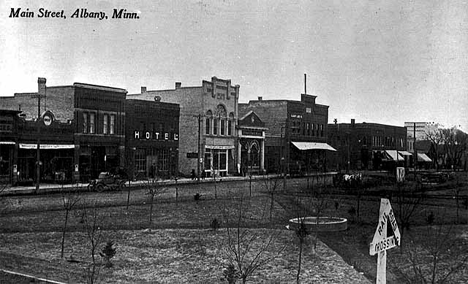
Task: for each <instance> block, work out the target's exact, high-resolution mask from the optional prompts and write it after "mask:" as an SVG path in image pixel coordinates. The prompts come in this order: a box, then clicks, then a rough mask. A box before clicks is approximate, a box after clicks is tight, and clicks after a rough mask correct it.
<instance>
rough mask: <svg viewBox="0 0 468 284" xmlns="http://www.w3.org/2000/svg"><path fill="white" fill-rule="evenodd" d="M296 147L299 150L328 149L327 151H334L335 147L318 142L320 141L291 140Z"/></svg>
mask: <svg viewBox="0 0 468 284" xmlns="http://www.w3.org/2000/svg"><path fill="white" fill-rule="evenodd" d="M292 144H293V145H294V146H296V148H297V149H299V150H301V151H306V150H328V151H336V149H335V148H333V147H332V146H330V145H328V144H327V143H320V142H292Z"/></svg>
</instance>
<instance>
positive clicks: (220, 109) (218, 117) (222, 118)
mask: <svg viewBox="0 0 468 284" xmlns="http://www.w3.org/2000/svg"><path fill="white" fill-rule="evenodd" d="M214 121H215V122H214V123H213V134H214V135H218V127H219V135H226V132H227V131H226V126H227V123H226V121H227V111H226V107H225V106H223V105H222V104H219V105H218V106H217V107H216V114H215V119H214Z"/></svg>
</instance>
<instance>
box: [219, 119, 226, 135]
mask: <svg viewBox="0 0 468 284" xmlns="http://www.w3.org/2000/svg"><path fill="white" fill-rule="evenodd" d="M220 132H221V135H223V136H224V135H226V120H224V119H221V129H220Z"/></svg>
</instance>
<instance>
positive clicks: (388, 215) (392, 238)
mask: <svg viewBox="0 0 468 284" xmlns="http://www.w3.org/2000/svg"><path fill="white" fill-rule="evenodd" d="M388 224H390V226H388ZM389 229H391V230H389ZM400 241H401V235H400V231H399V230H398V226H397V223H396V219H395V214H393V210H392V206H391V205H390V200H388V199H386V198H382V199H381V200H380V210H379V224H378V226H377V229H376V230H375V234H374V238H373V239H372V243H371V244H370V255H375V254H378V256H377V278H376V283H377V284H385V283H386V278H387V272H386V269H387V250H388V249H391V248H393V247H396V246H398V245H400Z"/></svg>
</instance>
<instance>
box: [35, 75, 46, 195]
mask: <svg viewBox="0 0 468 284" xmlns="http://www.w3.org/2000/svg"><path fill="white" fill-rule="evenodd" d="M37 83H38V86H39V88H38V92H37V95H33V96H32V98H37V120H36V125H37V149H36V189H35V190H34V193H38V192H39V182H40V179H41V122H42V120H41V97H42V96H44V97H45V83H46V79H45V78H37Z"/></svg>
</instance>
